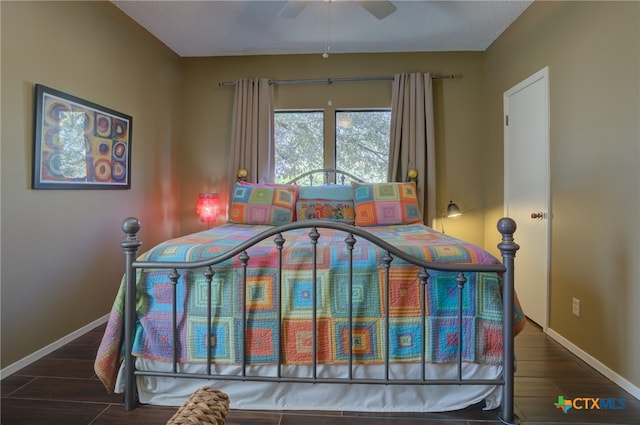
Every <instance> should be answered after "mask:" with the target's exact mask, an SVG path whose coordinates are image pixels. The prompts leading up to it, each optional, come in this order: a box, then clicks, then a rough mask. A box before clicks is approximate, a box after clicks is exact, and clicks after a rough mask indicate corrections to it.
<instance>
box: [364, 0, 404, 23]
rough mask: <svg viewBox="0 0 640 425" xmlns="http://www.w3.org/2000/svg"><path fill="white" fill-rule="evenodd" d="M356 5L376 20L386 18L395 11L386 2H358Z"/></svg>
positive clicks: (394, 8)
mask: <svg viewBox="0 0 640 425" xmlns="http://www.w3.org/2000/svg"><path fill="white" fill-rule="evenodd" d="M358 3H359V4H360V6H362V7H364V8H365V9H367V12H369V13H371V14H372V15H373V16H375V17H376V18H378V19H384V18H386V17H387V16H389V15H391V14H392V13H393V12H395V11H396V9H397V7H395V6H394V5H393V3H391V2H390V1H386V0H358Z"/></svg>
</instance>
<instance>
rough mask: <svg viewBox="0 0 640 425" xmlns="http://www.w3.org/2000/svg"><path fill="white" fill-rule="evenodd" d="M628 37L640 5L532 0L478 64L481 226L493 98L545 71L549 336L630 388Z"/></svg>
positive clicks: (493, 158) (638, 226)
mask: <svg viewBox="0 0 640 425" xmlns="http://www.w3.org/2000/svg"><path fill="white" fill-rule="evenodd" d="M639 28H640V2H635V1H634V2H620V3H617V2H536V3H534V4H533V5H532V6H531V7H530V8H529V9H527V10H526V11H525V13H524V14H523V15H522V16H521V17H520V18H519V19H518V20H517V21H516V23H515V24H514V25H512V26H511V27H510V28H509V29H508V30H507V31H506V32H505V33H503V35H502V36H501V37H500V38H499V39H498V40H497V41H496V42H495V43H494V44H493V45H492V46H491V47H490V48H489V49H488V50H487V52H486V54H485V58H484V59H485V82H486V84H485V90H486V95H485V108H484V109H485V111H486V115H485V119H486V135H485V141H486V146H487V156H486V158H485V159H487V161H486V162H487V164H490V163H493V164H494V165H495V166H494V167H489V168H487V187H486V188H485V194H486V207H487V210H486V226H487V228H489V226H493V224H492V222H493V221H494V220H495V218H497V217H499V216H500V215H501V214H502V195H503V192H502V178H503V174H502V160H503V159H502V149H503V145H502V143H503V132H502V94H503V92H504V91H506V90H507V89H509V88H510V87H512V86H513V85H515V84H516V83H518V82H519V81H521V80H524V79H525V78H526V77H528V76H529V75H531V74H533V73H534V72H536V71H538V70H540V69H541V68H543V67H544V66H549V75H550V94H551V117H550V118H551V137H550V149H551V214H552V221H551V229H552V230H551V279H550V280H551V288H550V289H551V291H550V295H551V300H550V303H551V309H550V328H551V329H552V330H553V331H555V332H557V333H558V334H560V335H562V336H563V337H564V338H566V339H568V340H569V341H570V342H571V343H573V344H575V345H576V346H577V347H578V348H579V349H581V350H583V351H584V352H586V353H588V354H589V355H590V356H592V357H593V358H595V359H597V361H599V362H601V363H603V364H604V365H606V366H607V367H608V368H610V369H611V370H613V371H614V372H616V373H617V374H619V375H621V376H622V377H624V378H625V379H627V380H628V381H630V382H631V383H632V384H634V385H635V386H636V387H638V386H640V361H639V360H640V332H638V327H637V324H638V323H640V310H639V309H638V300H640V261H639V259H640V221H639V218H640V123H639V122H640V70H639V68H640V29H639ZM487 234H488V233H487ZM516 238H517V232H516ZM485 240H488V238H485ZM487 245H489V244H488V243H487ZM516 258H517V257H516ZM573 297H576V298H579V299H581V300H582V315H581V317H580V318H577V317H575V316H573V315H572V314H571V305H572V298H573Z"/></svg>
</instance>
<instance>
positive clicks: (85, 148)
mask: <svg viewBox="0 0 640 425" xmlns="http://www.w3.org/2000/svg"><path fill="white" fill-rule="evenodd" d="M35 107H36V108H35V109H36V110H35V131H34V136H35V137H34V145H33V184H32V187H33V188H34V189H130V188H131V126H132V118H131V117H130V116H129V115H126V114H123V113H120V112H116V111H114V110H112V109H109V108H105V107H104V106H100V105H97V104H95V103H92V102H88V101H86V100H82V99H79V98H77V97H75V96H71V95H69V94H66V93H63V92H61V91H58V90H54V89H52V88H49V87H45V86H43V85H40V84H36V101H35Z"/></svg>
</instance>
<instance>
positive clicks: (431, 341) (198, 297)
mask: <svg viewBox="0 0 640 425" xmlns="http://www.w3.org/2000/svg"><path fill="white" fill-rule="evenodd" d="M268 228H269V226H262V225H240V224H230V223H229V224H225V225H223V226H219V227H216V228H214V229H210V230H208V231H204V232H200V233H196V234H192V235H188V236H184V237H180V238H177V239H172V240H169V241H166V242H164V243H161V244H160V245H158V246H156V247H155V248H153V249H151V250H150V251H148V252H146V253H144V254H143V255H141V256H140V258H139V260H144V261H197V260H202V259H208V258H213V257H216V256H218V255H220V254H221V253H223V252H226V251H228V250H229V249H231V248H233V247H235V246H237V245H238V244H240V243H241V242H243V241H246V240H247V239H249V238H250V237H252V236H254V235H256V234H257V233H259V232H261V231H264V230H266V229H268ZM367 230H368V231H370V232H371V233H373V234H375V235H376V236H378V237H380V238H382V239H384V240H385V241H387V242H389V243H390V244H392V245H394V246H396V247H398V248H399V249H401V250H402V251H404V252H406V253H408V254H411V255H414V256H416V257H419V258H423V259H425V260H428V261H435V262H446V263H475V264H496V263H498V260H497V259H496V258H494V257H493V256H491V255H490V254H489V253H487V252H486V251H484V250H482V249H480V248H479V247H477V246H475V245H473V244H471V243H467V242H464V241H461V240H458V239H455V238H453V237H450V236H448V235H444V234H441V233H438V232H436V231H434V230H432V229H430V228H428V227H426V226H424V225H422V224H409V225H394V226H376V227H370V228H367ZM318 231H319V232H320V235H321V236H320V239H319V241H318V244H317V271H316V314H317V330H318V338H317V357H316V359H317V361H318V362H319V363H324V364H341V363H347V362H348V361H349V341H348V335H349V313H348V305H349V297H351V299H352V306H353V318H354V321H353V323H354V324H353V326H352V332H353V343H352V356H353V361H354V362H355V363H365V364H377V363H382V362H384V358H383V356H384V353H385V351H386V348H385V341H386V335H385V332H386V331H385V330H384V321H385V317H386V316H387V315H388V316H389V321H390V325H389V330H388V332H389V341H390V342H389V353H390V354H389V355H390V359H391V360H392V361H394V362H415V361H419V360H420V351H421V347H422V346H425V347H426V360H427V361H428V362H433V363H445V362H453V361H456V359H457V352H458V338H457V334H458V324H457V311H458V289H457V283H456V281H455V277H456V274H455V273H448V272H436V271H430V278H429V281H428V284H427V285H426V309H427V312H426V315H427V317H426V341H423V340H422V333H421V329H420V326H421V317H420V316H421V313H420V283H419V280H418V278H417V272H418V268H416V267H415V266H412V265H410V264H408V263H406V262H404V261H402V260H400V259H398V258H395V259H394V260H393V261H392V263H391V268H390V272H389V273H390V284H389V288H388V290H389V294H390V297H389V308H388V310H389V311H388V312H387V311H385V304H384V301H383V300H384V297H385V292H386V291H387V289H385V287H384V286H385V285H384V273H385V271H384V269H383V268H381V267H380V264H382V263H381V257H382V256H383V255H384V252H383V251H382V250H381V249H379V248H377V247H376V246H374V245H373V244H371V243H369V242H367V241H365V240H363V239H361V238H358V237H356V240H357V242H356V244H355V247H354V250H353V259H354V262H353V287H352V288H353V289H352V293H351V294H349V286H348V282H349V269H348V261H347V259H348V255H349V252H348V249H347V247H346V245H345V244H344V239H345V236H346V234H345V233H343V232H340V231H336V230H331V229H318ZM308 233H309V229H300V230H294V231H289V232H286V233H284V234H283V236H284V238H285V239H286V242H285V245H284V249H283V269H282V274H281V288H282V289H281V294H278V284H277V282H278V279H279V273H278V269H277V267H278V256H277V251H278V250H277V248H276V246H275V244H274V243H273V238H272V239H270V240H266V241H263V242H261V243H260V244H258V245H256V246H254V247H252V248H250V249H248V250H247V254H248V255H249V257H250V259H249V262H248V266H247V271H246V274H247V281H246V288H244V289H243V288H242V276H243V271H242V268H241V264H240V260H239V259H238V258H237V257H236V258H234V259H232V260H228V261H226V262H224V263H222V264H220V265H217V266H215V268H214V271H215V275H214V278H213V283H212V299H211V303H212V306H213V315H212V316H213V319H212V322H211V323H210V324H209V323H207V303H208V300H207V284H206V281H205V278H204V276H203V273H202V272H203V270H189V271H186V270H182V271H180V273H181V276H180V279H179V281H178V284H177V300H178V301H177V324H178V331H179V335H180V337H179V341H178V351H179V359H178V360H179V362H181V363H206V361H207V344H206V342H207V341H206V340H207V330H208V327H209V326H210V327H211V329H212V340H211V343H212V344H211V355H212V359H213V361H214V362H216V363H220V364H236V363H238V362H239V361H240V359H241V354H242V353H241V351H242V348H241V347H242V342H241V341H242V340H243V339H245V340H246V341H247V342H246V344H247V345H246V347H245V349H244V351H245V353H246V356H247V361H248V363H249V364H274V363H277V355H278V352H277V345H278V336H277V324H278V310H279V309H281V311H282V323H283V326H282V336H281V338H282V340H281V346H282V352H281V356H282V358H283V361H284V363H285V364H310V363H311V359H312V354H313V347H312V337H311V326H312V324H311V318H312V310H313V296H312V294H313V285H312V273H313V270H312V261H313V253H312V245H311V244H310V243H309V237H308ZM465 275H466V277H467V279H468V280H467V282H466V284H465V286H464V289H463V323H462V328H463V329H462V344H463V347H462V353H463V354H462V355H463V360H464V361H465V362H474V363H481V364H498V363H500V362H501V356H502V301H501V293H500V285H501V279H500V276H499V275H498V274H496V273H489V272H487V273H466V274H465ZM137 287H138V294H137V327H136V333H135V340H134V355H136V356H142V357H146V358H149V359H154V360H160V361H168V362H170V361H171V360H172V355H173V348H172V334H173V333H172V329H171V320H172V319H171V315H172V297H173V288H172V284H171V283H170V280H169V278H168V270H157V269H156V270H142V271H138V275H137ZM124 293H125V292H124V279H123V282H122V284H121V286H120V289H119V292H118V295H117V297H116V300H115V302H114V305H113V308H112V311H111V314H110V318H109V321H108V324H107V329H106V332H105V335H104V337H103V340H102V343H101V345H100V348H99V351H98V354H97V357H96V361H95V371H96V373H97V375H98V377H99V378H100V379H101V380H102V382H103V383H104V385H105V387H106V388H107V390H109V391H113V388H114V385H115V379H116V375H117V370H118V368H119V364H120V362H121V359H122V354H123V353H122V348H123V347H122V338H123V323H124V322H123V320H124ZM245 293H246V296H245ZM279 299H282V305H281V306H279V305H278V300H279ZM242 306H246V310H247V320H246V328H245V326H243V320H242V317H243V316H242ZM524 320H525V318H524V315H523V313H522V311H521V310H520V308H519V306H518V305H516V306H515V323H516V332H519V331H520V329H521V328H522V327H523V326H524ZM245 329H246V330H245ZM245 332H246V338H243V337H244V336H245V335H243V333H245Z"/></svg>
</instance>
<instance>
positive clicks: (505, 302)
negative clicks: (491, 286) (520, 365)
mask: <svg viewBox="0 0 640 425" xmlns="http://www.w3.org/2000/svg"><path fill="white" fill-rule="evenodd" d="M516 228H517V226H516V222H515V221H514V220H513V219H512V218H509V217H503V218H501V219H500V220H498V231H499V232H500V233H501V234H502V242H500V243H499V244H498V249H499V250H500V253H501V254H502V264H504V266H505V267H506V269H507V270H506V271H505V272H504V274H503V275H502V309H503V310H502V317H503V321H502V341H503V344H502V345H503V347H502V348H503V350H502V370H503V372H502V373H503V375H502V376H503V378H504V385H503V387H502V412H501V413H500V414H499V415H498V419H499V420H500V422H502V423H503V424H507V425H514V424H519V423H520V419H519V418H518V415H516V414H515V413H514V408H513V407H514V391H513V386H514V379H513V375H514V361H515V360H514V359H515V356H514V351H515V347H514V340H513V337H514V333H513V328H514V320H513V304H514V302H515V289H514V282H515V274H514V260H515V257H516V251H518V249H520V246H519V245H518V244H517V243H515V242H514V241H513V234H514V233H515V231H516Z"/></svg>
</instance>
